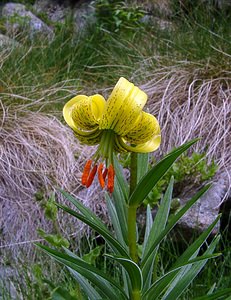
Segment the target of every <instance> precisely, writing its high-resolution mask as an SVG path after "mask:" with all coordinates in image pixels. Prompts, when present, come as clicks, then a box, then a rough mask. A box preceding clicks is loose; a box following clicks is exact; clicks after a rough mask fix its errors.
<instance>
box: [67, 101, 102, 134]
mask: <svg viewBox="0 0 231 300" xmlns="http://www.w3.org/2000/svg"><path fill="white" fill-rule="evenodd" d="M105 105H106V101H105V99H104V98H103V96H101V95H93V96H90V97H87V96H85V95H79V96H76V97H74V98H72V99H71V100H70V101H68V102H67V103H66V105H65V106H64V108H63V116H64V119H65V121H66V122H67V124H68V125H69V126H70V127H71V128H72V129H73V130H74V131H76V132H77V133H80V134H81V130H86V131H89V130H90V131H91V130H93V129H95V128H96V127H98V124H99V121H100V119H101V117H102V113H103V110H104V108H105ZM79 131H80V132H79Z"/></svg>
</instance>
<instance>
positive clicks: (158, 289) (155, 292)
mask: <svg viewBox="0 0 231 300" xmlns="http://www.w3.org/2000/svg"><path fill="white" fill-rule="evenodd" d="M219 219H220V216H218V217H217V218H216V220H214V222H213V223H212V224H211V225H210V226H209V227H208V228H207V229H206V230H205V231H204V232H203V233H202V234H201V235H200V236H199V237H198V238H197V239H196V241H195V242H194V243H193V244H192V245H190V246H189V247H188V248H187V250H186V251H185V252H184V253H183V254H182V255H181V256H180V257H179V258H178V259H177V261H176V262H175V264H174V265H173V267H172V268H171V269H170V271H169V272H168V273H167V274H165V275H164V276H162V277H161V278H160V279H159V280H158V281H156V282H155V283H154V284H153V285H152V286H151V288H150V289H149V292H147V294H148V293H150V294H151V295H152V297H154V298H153V299H156V298H157V297H158V296H159V295H160V294H161V293H162V292H163V291H164V290H165V289H166V287H167V286H168V284H169V283H170V282H171V280H172V279H173V278H174V277H175V275H176V274H177V273H178V272H179V268H181V267H182V266H184V265H185V263H186V264H188V261H189V260H190V259H191V258H192V257H195V255H197V253H198V251H199V249H200V248H201V246H202V245H203V244H204V242H205V241H206V239H207V238H208V236H209V235H210V233H211V232H212V230H213V229H214V227H215V226H216V224H217V222H218V221H219ZM145 294H146V293H145ZM147 299H149V298H147Z"/></svg>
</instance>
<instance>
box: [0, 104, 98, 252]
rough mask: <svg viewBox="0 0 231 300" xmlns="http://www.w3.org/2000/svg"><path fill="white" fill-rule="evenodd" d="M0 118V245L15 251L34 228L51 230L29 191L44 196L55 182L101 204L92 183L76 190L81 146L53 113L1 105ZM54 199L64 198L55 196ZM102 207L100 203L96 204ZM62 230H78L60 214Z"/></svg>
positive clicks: (32, 235) (86, 153)
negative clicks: (86, 190)
mask: <svg viewBox="0 0 231 300" xmlns="http://www.w3.org/2000/svg"><path fill="white" fill-rule="evenodd" d="M1 116H2V121H1V124H0V126H1V127H0V128H1V130H0V169H1V174H0V186H1V190H0V228H1V239H0V240H1V242H0V248H2V249H6V248H9V249H11V250H13V253H17V251H18V247H16V246H17V244H18V245H19V246H20V245H24V246H26V247H28V243H27V241H31V240H35V239H37V238H38V237H37V234H36V230H37V229H38V228H44V229H45V230H47V231H48V232H52V227H53V226H52V224H51V223H50V222H49V221H48V220H46V219H45V217H44V212H43V209H42V208H41V205H40V202H39V201H36V200H35V194H36V193H37V192H40V193H42V194H43V196H44V198H45V199H46V198H47V197H48V196H49V195H50V194H51V192H52V191H53V190H55V189H56V188H57V187H59V188H62V189H64V190H66V191H68V192H70V193H73V194H74V195H77V194H78V193H79V196H80V197H81V199H82V201H83V202H86V199H87V200H89V199H92V200H93V201H87V203H86V204H87V205H89V206H91V207H92V209H93V210H94V211H99V210H102V208H101V207H100V208H99V207H98V204H97V203H96V202H95V201H94V199H95V194H96V193H94V190H95V187H94V186H93V187H92V189H90V190H89V191H88V192H87V194H84V193H83V192H81V187H80V180H79V178H80V175H81V170H82V168H83V163H84V161H85V159H86V158H87V157H88V156H89V155H90V151H89V149H88V148H87V147H83V146H81V145H79V144H78V143H76V139H75V138H74V136H73V134H72V132H71V131H70V130H69V128H67V127H66V126H64V125H62V124H61V123H60V122H59V121H58V120H57V118H55V117H53V116H47V115H43V114H41V113H33V112H31V111H24V112H23V113H22V112H20V113H19V112H17V113H16V112H15V110H10V109H7V108H6V107H3V105H1ZM57 200H58V201H62V202H63V201H64V200H63V199H62V198H61V197H60V196H57ZM101 206H102V207H103V204H101ZM58 222H59V225H60V228H61V230H62V232H63V233H64V235H70V234H76V235H77V234H78V232H79V231H81V230H82V226H81V225H80V224H76V223H74V224H73V218H68V216H67V215H66V214H65V215H61V214H60V216H59V219H58Z"/></svg>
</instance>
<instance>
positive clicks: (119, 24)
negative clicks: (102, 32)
mask: <svg viewBox="0 0 231 300" xmlns="http://www.w3.org/2000/svg"><path fill="white" fill-rule="evenodd" d="M94 5H95V8H96V18H97V22H98V24H99V26H100V27H103V28H105V29H107V30H110V31H114V32H118V31H119V30H121V29H122V28H135V27H136V26H137V25H138V24H139V25H141V23H140V19H141V18H142V17H143V16H144V15H145V11H144V10H143V9H142V8H140V7H139V6H134V5H133V6H128V5H127V4H126V3H125V1H118V0H117V1H113V0H96V1H94Z"/></svg>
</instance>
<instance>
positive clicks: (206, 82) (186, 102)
mask: <svg viewBox="0 0 231 300" xmlns="http://www.w3.org/2000/svg"><path fill="white" fill-rule="evenodd" d="M205 73H206V69H205V68H204V66H203V65H196V64H195V63H189V62H181V63H177V64H176V65H174V66H172V67H169V68H162V69H159V70H156V71H155V72H153V73H152V76H151V78H152V79H151V80H149V81H148V82H147V83H145V84H144V85H143V86H142V88H143V89H144V90H145V91H146V92H147V93H148V94H149V96H150V100H149V109H150V111H151V112H152V113H154V114H155V115H157V118H158V120H159V121H160V124H161V127H162V135H163V136H164V137H165V138H164V139H163V141H162V146H161V149H162V151H163V150H164V151H166V150H170V149H171V148H172V147H173V146H175V145H180V144H181V143H184V142H185V141H186V140H189V139H191V138H194V137H200V138H201V140H200V142H199V143H197V145H196V148H195V149H194V150H195V151H199V150H200V151H203V150H205V151H206V152H207V155H208V157H210V159H212V158H214V159H215V160H216V162H217V163H218V165H219V167H220V170H221V169H222V171H224V170H225V169H227V170H230V168H231V160H230V155H229V153H230V150H231V143H230V140H229V138H228V136H229V133H230V132H231V124H230V113H231V110H230V105H229V102H230V100H229V99H230V97H231V81H230V72H228V71H223V72H222V73H223V74H221V76H218V77H217V78H211V77H210V76H208V77H207V78H206V75H205Z"/></svg>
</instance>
